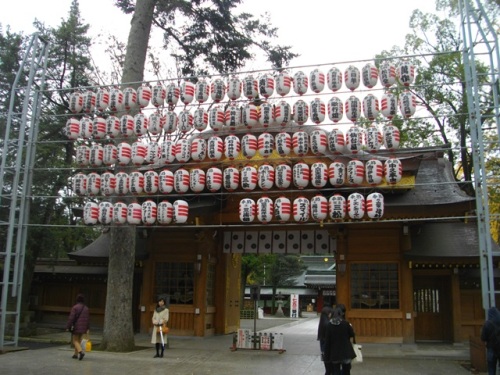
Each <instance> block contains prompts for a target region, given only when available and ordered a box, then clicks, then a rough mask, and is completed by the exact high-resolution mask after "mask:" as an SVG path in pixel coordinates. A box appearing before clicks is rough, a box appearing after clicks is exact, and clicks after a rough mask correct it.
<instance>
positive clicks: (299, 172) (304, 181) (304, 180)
mask: <svg viewBox="0 0 500 375" xmlns="http://www.w3.org/2000/svg"><path fill="white" fill-rule="evenodd" d="M310 179H311V170H310V168H309V165H307V164H306V163H304V162H299V163H297V164H294V166H293V184H294V185H295V187H296V188H297V189H304V188H306V187H307V185H308V184H309V180H310Z"/></svg>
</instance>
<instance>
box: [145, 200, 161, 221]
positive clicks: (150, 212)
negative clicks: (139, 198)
mask: <svg viewBox="0 0 500 375" xmlns="http://www.w3.org/2000/svg"><path fill="white" fill-rule="evenodd" d="M157 210H158V209H157V206H156V203H155V202H154V201H152V200H151V199H148V200H146V201H144V203H142V205H141V211H142V222H143V223H144V224H146V225H153V224H154V223H155V222H156V216H157V215H158V213H157Z"/></svg>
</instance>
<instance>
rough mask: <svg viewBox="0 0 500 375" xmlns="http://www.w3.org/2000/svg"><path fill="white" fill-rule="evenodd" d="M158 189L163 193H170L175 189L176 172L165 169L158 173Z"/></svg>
mask: <svg viewBox="0 0 500 375" xmlns="http://www.w3.org/2000/svg"><path fill="white" fill-rule="evenodd" d="M158 190H159V191H160V193H161V194H170V193H171V192H172V191H173V190H174V172H172V171H171V170H169V169H164V170H162V171H161V172H160V173H159V174H158Z"/></svg>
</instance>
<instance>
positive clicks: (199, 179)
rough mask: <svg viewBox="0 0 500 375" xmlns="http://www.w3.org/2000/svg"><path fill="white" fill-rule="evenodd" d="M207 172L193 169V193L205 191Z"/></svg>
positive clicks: (191, 185) (191, 177)
mask: <svg viewBox="0 0 500 375" xmlns="http://www.w3.org/2000/svg"><path fill="white" fill-rule="evenodd" d="M205 182H206V178H205V171H204V170H203V169H201V168H193V169H191V171H190V172H189V188H190V189H191V191H192V192H193V193H201V192H202V191H203V190H204V189H205Z"/></svg>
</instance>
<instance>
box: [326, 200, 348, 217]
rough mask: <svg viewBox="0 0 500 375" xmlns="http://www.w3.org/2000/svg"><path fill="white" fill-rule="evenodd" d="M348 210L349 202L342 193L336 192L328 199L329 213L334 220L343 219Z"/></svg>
mask: <svg viewBox="0 0 500 375" xmlns="http://www.w3.org/2000/svg"><path fill="white" fill-rule="evenodd" d="M346 212H347V203H346V200H345V198H344V197H343V196H342V195H340V194H334V195H332V196H331V197H330V198H329V199H328V213H329V215H330V219H332V220H336V221H337V220H343V219H344V218H345V215H346Z"/></svg>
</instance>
